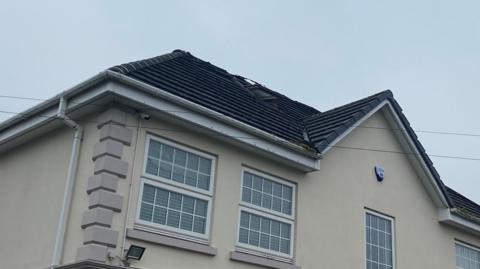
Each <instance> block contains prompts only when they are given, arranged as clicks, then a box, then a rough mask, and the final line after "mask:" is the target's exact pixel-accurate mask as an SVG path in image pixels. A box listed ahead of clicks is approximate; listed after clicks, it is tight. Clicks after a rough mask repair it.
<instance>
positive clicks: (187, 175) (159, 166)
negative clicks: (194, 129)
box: [145, 138, 212, 191]
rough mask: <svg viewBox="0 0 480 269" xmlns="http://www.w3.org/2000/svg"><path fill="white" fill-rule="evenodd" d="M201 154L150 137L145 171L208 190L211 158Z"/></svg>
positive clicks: (165, 178) (178, 182)
mask: <svg viewBox="0 0 480 269" xmlns="http://www.w3.org/2000/svg"><path fill="white" fill-rule="evenodd" d="M202 155H203V154H202ZM202 155H199V154H198V153H193V152H189V151H187V150H186V149H185V148H183V147H182V148H180V147H178V146H176V147H175V146H173V145H172V144H171V143H166V142H165V141H163V142H161V141H158V140H156V139H152V138H150V139H149V143H148V151H147V162H146V167H145V173H146V174H148V175H152V176H155V177H160V178H162V179H164V180H169V181H171V182H173V183H177V184H180V185H186V186H189V187H191V188H196V189H200V190H206V191H208V190H210V177H211V176H210V175H211V171H212V159H211V158H208V157H205V156H202Z"/></svg>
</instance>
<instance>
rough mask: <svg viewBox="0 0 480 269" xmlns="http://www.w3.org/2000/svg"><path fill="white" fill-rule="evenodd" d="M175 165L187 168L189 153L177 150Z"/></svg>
mask: <svg viewBox="0 0 480 269" xmlns="http://www.w3.org/2000/svg"><path fill="white" fill-rule="evenodd" d="M174 162H175V164H176V165H178V166H181V167H185V165H186V164H187V153H186V152H185V151H183V150H181V149H175V161H174Z"/></svg>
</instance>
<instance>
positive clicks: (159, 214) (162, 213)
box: [153, 206, 167, 225]
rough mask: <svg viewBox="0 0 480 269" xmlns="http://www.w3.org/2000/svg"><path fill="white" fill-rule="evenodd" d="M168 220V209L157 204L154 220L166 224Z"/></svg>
mask: <svg viewBox="0 0 480 269" xmlns="http://www.w3.org/2000/svg"><path fill="white" fill-rule="evenodd" d="M166 221H167V209H166V208H164V207H158V206H156V207H155V211H154V214H153V222H155V223H158V224H163V225H165V222H166Z"/></svg>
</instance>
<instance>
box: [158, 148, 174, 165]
mask: <svg viewBox="0 0 480 269" xmlns="http://www.w3.org/2000/svg"><path fill="white" fill-rule="evenodd" d="M161 159H162V160H163V161H166V162H170V163H172V162H173V147H172V146H169V145H165V144H162V158H161Z"/></svg>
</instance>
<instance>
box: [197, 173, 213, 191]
mask: <svg viewBox="0 0 480 269" xmlns="http://www.w3.org/2000/svg"><path fill="white" fill-rule="evenodd" d="M209 184H210V176H207V175H204V174H198V181H197V187H198V188H200V189H204V190H208V189H210V186H209Z"/></svg>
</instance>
